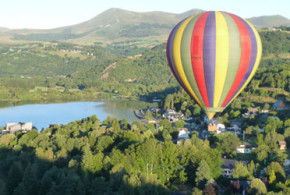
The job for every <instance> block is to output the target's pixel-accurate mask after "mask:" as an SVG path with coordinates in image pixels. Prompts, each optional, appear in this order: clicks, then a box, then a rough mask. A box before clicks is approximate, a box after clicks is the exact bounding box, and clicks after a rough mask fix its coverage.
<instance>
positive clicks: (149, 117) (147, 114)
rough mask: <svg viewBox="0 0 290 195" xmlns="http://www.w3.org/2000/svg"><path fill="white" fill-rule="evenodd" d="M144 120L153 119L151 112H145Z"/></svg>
mask: <svg viewBox="0 0 290 195" xmlns="http://www.w3.org/2000/svg"><path fill="white" fill-rule="evenodd" d="M145 118H146V119H148V120H150V119H152V118H153V115H152V112H151V111H150V110H149V109H148V110H147V111H146V114H145Z"/></svg>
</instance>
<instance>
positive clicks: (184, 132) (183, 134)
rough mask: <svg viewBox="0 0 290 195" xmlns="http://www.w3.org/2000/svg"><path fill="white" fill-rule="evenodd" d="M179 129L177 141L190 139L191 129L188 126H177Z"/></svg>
mask: <svg viewBox="0 0 290 195" xmlns="http://www.w3.org/2000/svg"><path fill="white" fill-rule="evenodd" d="M177 131H179V133H178V137H177V143H179V142H180V141H182V140H184V139H190V137H189V131H188V129H187V128H177Z"/></svg>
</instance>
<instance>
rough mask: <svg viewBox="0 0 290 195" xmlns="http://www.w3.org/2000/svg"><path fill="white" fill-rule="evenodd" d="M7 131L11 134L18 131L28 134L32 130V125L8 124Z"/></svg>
mask: <svg viewBox="0 0 290 195" xmlns="http://www.w3.org/2000/svg"><path fill="white" fill-rule="evenodd" d="M5 128H6V131H9V132H10V133H15V132H17V131H22V132H26V131H29V130H32V123H31V122H28V123H20V122H19V123H6V127H5Z"/></svg>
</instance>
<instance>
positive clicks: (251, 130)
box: [245, 126, 254, 135]
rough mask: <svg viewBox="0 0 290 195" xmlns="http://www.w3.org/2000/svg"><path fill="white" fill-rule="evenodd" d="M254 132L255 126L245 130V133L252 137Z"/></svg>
mask: <svg viewBox="0 0 290 195" xmlns="http://www.w3.org/2000/svg"><path fill="white" fill-rule="evenodd" d="M253 130H254V127H253V126H248V127H247V128H246V130H245V133H246V134H247V135H251V134H252V132H253Z"/></svg>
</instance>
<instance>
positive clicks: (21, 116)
mask: <svg viewBox="0 0 290 195" xmlns="http://www.w3.org/2000/svg"><path fill="white" fill-rule="evenodd" d="M153 106H154V107H155V106H157V104H156V103H147V102H143V101H128V100H116V101H107V102H68V103H49V104H27V105H21V106H10V107H6V108H0V126H5V124H6V123H7V122H8V123H13V122H32V124H33V126H35V127H36V128H37V129H38V130H41V129H42V128H44V129H45V128H47V127H48V126H49V124H67V123H69V122H72V121H75V120H80V119H82V118H85V117H88V116H91V115H94V114H95V115H97V117H98V118H99V119H100V121H103V120H104V119H106V118H107V116H111V117H114V118H117V119H118V120H121V119H124V118H126V119H127V120H128V122H129V123H132V122H133V121H134V120H138V119H137V117H136V116H135V115H134V112H133V111H134V110H135V109H141V108H146V107H153Z"/></svg>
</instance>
